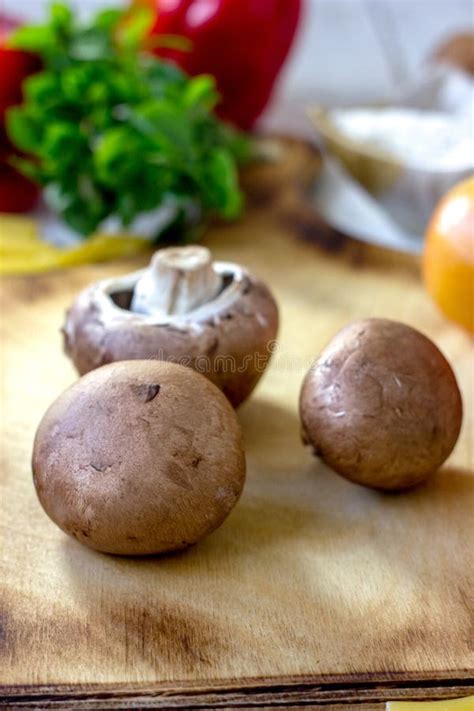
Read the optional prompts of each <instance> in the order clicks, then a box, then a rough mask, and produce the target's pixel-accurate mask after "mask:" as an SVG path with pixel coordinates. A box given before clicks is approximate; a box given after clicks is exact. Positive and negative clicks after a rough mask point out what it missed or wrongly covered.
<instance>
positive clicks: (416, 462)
mask: <svg viewBox="0 0 474 711" xmlns="http://www.w3.org/2000/svg"><path fill="white" fill-rule="evenodd" d="M300 414H301V421H302V426H303V439H304V441H305V442H306V443H308V444H310V445H311V446H312V448H313V450H314V453H315V454H316V455H318V456H320V457H321V458H322V459H323V460H324V461H325V462H326V464H328V466H330V467H331V468H332V469H334V470H335V471H336V472H338V473H339V474H342V475H343V476H345V477H346V478H347V479H351V480H352V481H355V482H357V483H359V484H365V485H366V486H371V487H374V488H378V489H389V490H390V489H393V490H395V489H403V488H407V487H410V486H414V485H415V484H418V483H420V482H421V481H423V480H425V479H426V478H427V477H428V476H429V475H430V474H432V473H433V472H435V471H436V470H437V469H438V467H440V466H441V464H442V463H443V462H444V461H445V459H446V458H447V457H448V456H449V454H450V453H451V451H452V449H453V447H454V445H455V444H456V441H457V438H458V435H459V431H460V428H461V421H462V402H461V395H460V392H459V388H458V385H457V383H456V379H455V376H454V373H453V371H452V370H451V367H450V365H449V363H448V362H447V360H446V359H445V357H444V356H443V355H442V353H441V352H440V351H439V350H438V348H437V347H436V346H435V345H434V343H433V342H432V341H430V340H429V339H428V338H426V337H425V336H423V335H422V334H421V333H420V332H419V331H416V330H415V329H413V328H410V327H409V326H406V325H404V324H402V323H397V322H395V321H389V320H386V319H365V320H363V321H356V322H355V323H352V324H350V325H349V326H347V327H346V328H344V329H343V330H342V331H340V332H339V333H338V334H337V335H336V336H335V337H334V338H333V339H332V341H331V342H330V343H329V345H328V346H327V347H326V348H325V350H324V351H323V352H322V353H321V355H320V356H319V358H318V360H317V361H316V363H315V364H314V365H313V366H312V368H311V369H310V370H309V372H308V374H307V375H306V378H305V380H304V382H303V386H302V390H301V395H300Z"/></svg>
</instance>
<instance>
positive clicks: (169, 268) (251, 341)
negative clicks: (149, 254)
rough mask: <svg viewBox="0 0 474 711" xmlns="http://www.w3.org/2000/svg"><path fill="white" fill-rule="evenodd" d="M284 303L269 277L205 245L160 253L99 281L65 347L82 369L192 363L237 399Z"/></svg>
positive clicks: (266, 352) (83, 300) (70, 321)
mask: <svg viewBox="0 0 474 711" xmlns="http://www.w3.org/2000/svg"><path fill="white" fill-rule="evenodd" d="M277 329H278V309H277V305H276V303H275V300H274V298H273V296H272V294H271V293H270V291H269V289H268V288H267V287H266V286H265V284H264V283H263V282H261V281H260V280H259V279H257V278H256V277H255V276H253V275H252V274H251V273H250V272H249V271H247V270H246V269H244V268H243V267H241V266H240V265H238V264H232V263H230V262H213V261H212V258H211V254H210V252H209V250H208V249H206V248H205V247H202V246H192V247H175V248H168V249H162V250H159V251H158V252H156V253H155V255H154V256H153V258H152V260H151V264H150V266H149V267H148V268H147V269H144V270H141V271H138V272H134V273H132V274H127V275H126V276H120V277H116V278H112V279H107V280H103V281H99V282H96V283H94V284H92V285H90V286H89V287H88V288H86V289H85V290H84V291H83V292H82V293H81V294H79V296H78V298H77V299H76V301H75V302H74V303H73V305H72V307H71V308H70V309H69V311H68V313H67V315H66V322H65V326H64V329H63V332H64V344H65V351H66V353H67V354H68V355H69V356H70V357H71V358H72V360H73V362H74V364H75V366H76V368H77V370H78V371H79V373H80V374H81V375H83V374H84V373H87V372H89V371H90V370H93V369H94V368H98V367H99V366H101V365H104V364H106V363H110V362H113V361H118V360H132V359H133V360H134V359H148V358H151V359H158V360H165V361H173V362H177V363H180V364H182V365H187V366H190V367H192V368H194V369H195V370H197V371H199V372H201V373H202V374H203V375H205V376H206V377H208V378H209V380H211V381H212V382H213V383H215V384H216V385H217V386H218V387H219V388H220V389H221V390H222V391H223V392H224V393H225V395H226V396H227V397H228V398H229V400H230V402H231V403H232V404H233V405H234V407H235V406H237V405H239V404H240V403H241V402H242V401H243V400H245V398H246V397H247V396H248V395H249V394H250V392H251V391H252V390H253V388H254V387H255V385H256V384H257V382H258V380H259V378H260V377H261V375H262V373H263V372H264V370H265V368H266V366H267V364H268V361H269V359H270V357H271V350H272V349H271V345H272V342H273V340H274V339H275V337H276V333H277Z"/></svg>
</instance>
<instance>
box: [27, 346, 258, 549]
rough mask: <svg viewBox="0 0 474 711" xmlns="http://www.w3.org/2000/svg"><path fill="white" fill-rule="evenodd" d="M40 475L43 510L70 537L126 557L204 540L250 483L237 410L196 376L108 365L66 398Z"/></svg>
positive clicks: (46, 439)
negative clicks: (248, 482)
mask: <svg viewBox="0 0 474 711" xmlns="http://www.w3.org/2000/svg"><path fill="white" fill-rule="evenodd" d="M32 466H33V478H34V482H35V486H36V491H37V494H38V497H39V500H40V502H41V504H42V506H43V508H44V510H45V511H46V513H47V514H48V515H49V516H50V518H51V519H52V520H53V521H54V522H55V523H56V524H57V525H58V526H59V527H60V528H62V530H63V531H65V532H66V533H68V534H69V535H72V536H74V537H75V538H76V539H77V540H78V541H80V542H81V543H83V544H85V545H86V546H89V547H90V548H95V549H97V550H99V551H103V552H107V553H118V554H124V555H142V554H151V553H163V552H165V551H173V550H178V549H181V548H185V547H187V546H189V545H191V544H193V543H196V542H197V541H199V540H201V539H202V538H204V536H207V535H208V534H209V533H211V532H212V531H213V530H214V529H215V528H217V527H218V526H220V524H221V523H222V522H223V521H224V519H225V518H226V517H227V515H228V514H229V512H230V511H231V509H232V508H233V507H234V505H235V504H236V502H237V500H238V498H239V496H240V493H241V491H242V487H243V484H244V478H245V458H244V453H243V450H242V444H241V432H240V428H239V424H238V422H237V418H236V416H235V413H234V411H233V409H232V407H231V405H230V403H229V402H228V400H227V399H226V398H225V397H224V395H223V394H222V393H221V392H220V391H219V390H218V388H216V387H215V386H214V385H213V384H212V383H211V382H210V381H209V380H207V379H206V378H204V377H203V376H202V375H199V374H198V373H195V372H194V371H193V370H191V369H190V368H184V367H182V366H180V365H176V364H174V363H164V362H159V361H152V360H149V361H128V362H127V361H122V362H120V363H112V364H110V365H106V366H104V367H102V368H99V369H97V370H94V371H93V372H91V373H89V374H88V375H85V376H84V377H82V378H81V379H80V380H78V381H77V382H76V383H75V384H74V385H72V386H71V387H70V388H69V389H68V390H66V391H65V392H64V393H63V394H62V395H60V396H59V398H58V399H57V400H56V401H55V402H54V403H53V404H52V405H51V407H50V408H49V410H48V411H47V412H46V414H45V415H44V417H43V419H42V421H41V423H40V425H39V427H38V431H37V433H36V438H35V443H34V448H33V464H32Z"/></svg>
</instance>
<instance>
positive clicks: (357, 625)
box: [0, 191, 474, 711]
mask: <svg viewBox="0 0 474 711" xmlns="http://www.w3.org/2000/svg"><path fill="white" fill-rule="evenodd" d="M256 203H259V204H258V206H257V205H256V204H255V205H253V206H251V207H250V208H249V210H248V213H247V215H246V217H245V219H244V220H242V221H241V222H240V223H239V224H233V225H228V226H218V227H216V228H214V229H213V230H212V231H211V233H210V234H209V236H208V239H207V244H208V245H209V246H210V247H211V248H212V249H213V251H214V254H215V257H216V258H217V259H226V260H236V261H239V262H242V263H243V264H245V265H247V266H248V267H249V268H250V269H252V270H254V271H255V272H257V273H258V274H259V275H260V276H261V277H262V278H263V279H265V280H266V281H268V283H269V284H271V286H272V288H273V290H274V292H275V295H276V297H277V299H278V302H279V304H280V307H281V332H280V339H279V340H280V346H279V350H278V352H277V353H276V354H275V356H274V360H273V363H272V365H271V367H270V369H269V371H268V372H267V374H266V375H265V377H264V378H263V380H262V381H261V384H260V385H259V387H258V389H257V390H256V392H255V394H254V396H253V397H252V398H251V400H250V401H248V402H247V403H246V404H245V405H244V406H243V407H242V408H241V409H240V411H239V413H238V414H239V419H240V421H241V423H242V427H243V431H244V436H245V445H246V451H247V462H248V480H247V484H246V488H245V492H244V495H243V497H242V499H241V501H240V503H239V504H238V506H237V507H236V509H235V510H234V512H233V513H232V514H231V516H230V517H229V518H228V520H227V521H226V522H225V524H224V525H223V526H222V528H221V529H220V530H218V531H217V532H216V533H214V534H213V535H212V536H210V537H209V538H208V539H207V540H206V541H204V542H202V543H201V544H199V545H197V546H195V547H194V548H192V549H191V550H189V551H188V552H186V553H183V554H180V555H174V556H168V557H164V558H159V557H155V558H142V559H136V560H129V559H125V558H117V557H111V556H105V555H101V554H97V553H94V552H93V551H90V550H87V549H85V548H83V547H81V546H80V545H79V544H78V543H77V542H76V541H74V540H72V539H69V538H68V537H66V536H65V535H64V534H63V533H61V531H59V530H58V529H57V528H56V527H55V526H54V525H53V524H52V523H51V521H50V520H49V519H48V518H47V517H46V515H45V514H44V513H43V511H42V509H41V508H40V506H39V504H38V502H37V499H36V496H35V492H34V488H33V484H32V480H31V473H30V453H31V445H32V438H33V435H34V432H35V428H36V426H37V424H38V422H39V420H40V418H41V416H42V414H43V412H44V410H45V408H46V407H47V406H48V405H49V404H50V402H51V401H52V400H53V399H54V398H55V397H56V396H57V395H58V394H59V393H60V392H61V390H62V389H63V388H65V387H67V386H68V385H69V384H70V383H72V382H73V380H74V379H75V377H76V376H75V373H74V371H73V368H72V366H71V364H70V363H69V361H68V360H67V359H66V357H65V356H64V355H63V354H62V352H61V338H60V333H59V328H60V326H61V323H62V319H63V313H64V310H65V308H66V307H67V306H68V304H69V303H70V302H71V300H72V298H73V297H74V295H75V294H76V292H77V291H78V290H79V289H81V288H82V287H84V286H85V285H86V284H88V283H89V282H90V281H92V280H94V279H97V278H101V277H108V276H111V275H113V274H117V273H124V272H127V271H129V270H131V269H134V268H137V267H138V266H140V265H142V264H144V263H145V262H146V260H147V257H142V258H141V259H139V260H138V259H136V260H134V261H133V262H130V261H129V262H120V263H114V264H108V265H106V266H90V267H84V268H78V269H76V270H72V271H68V272H62V273H54V274H49V275H46V276H41V277H21V278H20V277H17V278H8V279H5V280H4V281H3V285H2V330H3V353H2V355H3V361H4V368H5V370H4V378H3V416H2V423H3V441H2V451H1V454H2V458H3V465H2V470H1V480H0V483H1V501H2V515H1V521H0V524H1V531H2V549H1V562H0V565H1V627H0V640H1V648H0V685H1V686H2V688H1V689H0V696H2V699H3V703H4V705H3V706H2V708H17V707H18V708H24V707H26V708H28V707H30V708H60V709H99V708H107V709H112V708H113V709H117V708H130V707H132V706H134V707H137V708H161V707H167V708H170V707H181V708H197V707H206V708H207V707H213V706H220V707H226V708H229V707H233V706H238V707H247V706H252V707H254V706H264V707H265V706H272V705H281V704H284V703H285V704H287V705H293V706H294V707H296V706H299V705H302V704H308V705H311V707H313V708H316V707H317V706H318V705H319V704H324V709H326V711H327V710H328V709H349V708H357V709H371V710H375V709H382V708H383V705H384V701H385V700H386V699H396V698H449V697H455V696H462V695H467V694H468V693H469V688H470V684H471V681H472V676H473V673H472V672H473V667H474V656H473V641H474V640H473V626H472V625H473V619H472V611H473V606H472V602H473V600H472V593H473V590H474V580H473V570H474V567H473V557H472V540H473V539H472V534H473V510H474V509H473V503H474V498H473V482H474V478H473V415H472V405H473V377H472V376H473V371H472V368H473V360H472V356H473V348H472V343H471V342H470V340H469V338H468V337H467V336H466V335H465V334H464V333H463V332H462V331H461V330H459V329H458V328H456V327H455V326H453V325H451V324H450V323H449V322H447V321H446V320H445V319H444V318H443V317H442V316H441V315H440V314H439V313H438V311H437V310H436V308H435V307H434V306H433V304H432V303H431V301H430V300H429V298H428V296H427V295H426V294H425V292H424V290H423V288H422V285H421V283H420V279H419V273H418V264H417V262H416V261H415V260H414V259H412V258H408V257H403V256H401V255H398V256H397V255H395V254H393V253H389V252H383V251H381V250H377V249H374V248H371V247H368V246H364V245H361V244H357V243H355V242H351V241H349V240H347V239H344V238H343V237H342V236H341V235H337V234H335V233H332V232H331V231H330V230H328V229H327V228H325V227H324V225H321V224H320V223H319V222H318V220H317V219H314V218H312V217H311V216H310V215H309V213H308V212H307V211H305V210H302V211H301V210H299V209H298V208H297V207H296V206H295V204H293V201H292V200H287V201H285V200H280V199H278V200H275V199H274V196H273V197H272V195H271V194H265V191H263V193H262V195H260V198H259V200H257V201H256ZM365 316H386V317H389V318H394V319H401V320H403V321H405V322H407V323H409V324H412V325H413V326H417V327H419V328H420V329H421V330H423V331H424V332H425V333H427V334H428V335H429V336H431V337H432V338H433V339H434V340H435V342H436V343H437V344H438V345H439V346H440V347H441V349H442V350H443V351H444V352H445V354H446V355H447V357H448V358H449V359H450V361H451V363H452V364H453V367H454V369H455V371H456V374H457V376H458V379H459V383H460V386H461V390H462V393H463V398H464V404H465V419H464V426H463V431H462V435H461V438H460V440H459V442H458V445H457V447H456V449H455V451H454V453H453V455H452V457H451V458H450V460H449V462H447V464H446V465H445V466H444V467H443V469H442V470H441V471H440V472H439V473H438V474H437V475H436V476H435V477H434V479H433V480H432V481H431V482H430V483H429V484H427V485H425V486H422V487H420V488H418V489H416V490H414V491H412V492H410V493H405V494H399V495H384V494H380V493H376V492H374V491H369V490H366V489H364V488H361V487H359V486H356V485H354V484H351V483H349V482H347V481H345V480H343V479H342V478H340V477H338V476H336V475H335V474H334V473H332V472H331V471H329V470H328V469H327V468H326V467H325V466H324V465H323V464H322V463H321V462H319V461H317V460H316V459H314V458H313V457H312V456H311V454H310V453H309V451H307V450H305V449H304V448H303V447H302V445H301V443H300V438H299V422H298V415H297V400H298V393H299V388H300V384H301V381H302V378H303V375H304V373H305V371H306V370H307V368H308V367H309V365H310V363H311V361H312V359H313V357H314V356H315V355H316V354H317V353H318V351H319V350H320V349H321V348H322V347H323V346H324V345H325V343H326V342H327V341H328V340H329V339H330V337H331V336H332V335H333V334H334V333H335V332H336V331H337V330H338V329H339V328H340V327H342V326H343V325H344V324H346V323H347V322H348V321H350V320H352V319H355V318H359V317H365ZM0 705H1V703H0Z"/></svg>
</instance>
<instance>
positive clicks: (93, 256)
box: [0, 214, 151, 275]
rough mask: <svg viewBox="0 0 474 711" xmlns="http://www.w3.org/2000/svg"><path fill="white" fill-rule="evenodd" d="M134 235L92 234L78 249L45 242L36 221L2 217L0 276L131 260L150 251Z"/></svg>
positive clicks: (143, 240)
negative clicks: (125, 259) (140, 253)
mask: <svg viewBox="0 0 474 711" xmlns="http://www.w3.org/2000/svg"><path fill="white" fill-rule="evenodd" d="M150 246H151V245H150V242H149V241H148V240H145V239H143V238H140V237H135V236H133V235H113V236H110V235H93V236H92V237H90V238H89V239H87V240H84V242H81V243H80V244H78V245H77V246H74V247H69V248H60V247H55V246H53V245H51V244H48V243H47V242H44V241H43V240H42V239H41V238H40V236H39V233H38V227H37V225H36V222H35V221H34V220H33V219H31V218H29V217H24V216H20V215H4V214H3V215H0V274H2V275H6V274H35V273H40V272H46V271H49V270H51V269H61V268H65V267H73V266H76V265H79V264H87V263H90V262H103V261H106V260H108V259H118V258H119V257H130V256H133V255H134V254H138V253H139V252H142V251H144V250H147V249H149V248H150Z"/></svg>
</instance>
